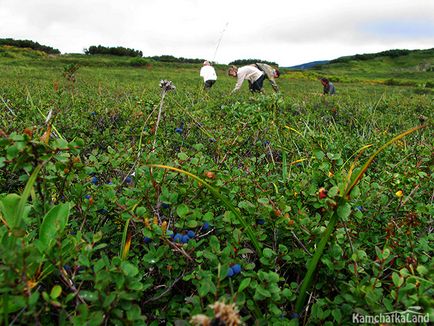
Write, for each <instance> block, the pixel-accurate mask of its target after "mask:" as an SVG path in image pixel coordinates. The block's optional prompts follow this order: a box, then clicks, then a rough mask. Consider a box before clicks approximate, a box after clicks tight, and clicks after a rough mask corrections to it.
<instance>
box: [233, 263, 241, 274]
mask: <svg viewBox="0 0 434 326" xmlns="http://www.w3.org/2000/svg"><path fill="white" fill-rule="evenodd" d="M231 268H232V271H233V272H234V274H239V273H240V272H241V265H240V264H235V265H233V266H232V267H231Z"/></svg>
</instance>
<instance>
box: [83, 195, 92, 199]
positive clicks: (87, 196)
mask: <svg viewBox="0 0 434 326" xmlns="http://www.w3.org/2000/svg"><path fill="white" fill-rule="evenodd" d="M91 197H92V196H91V195H86V196H84V198H86V199H90V198H91Z"/></svg>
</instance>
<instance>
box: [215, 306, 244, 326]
mask: <svg viewBox="0 0 434 326" xmlns="http://www.w3.org/2000/svg"><path fill="white" fill-rule="evenodd" d="M210 307H211V308H212V309H214V315H215V318H216V319H220V320H221V321H223V322H224V324H225V325H228V326H238V325H241V318H240V315H239V311H238V308H237V306H236V305H235V303H232V304H226V303H224V302H219V301H216V302H214V304H212V305H210Z"/></svg>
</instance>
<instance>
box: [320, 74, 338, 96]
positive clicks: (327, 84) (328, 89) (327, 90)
mask: <svg viewBox="0 0 434 326" xmlns="http://www.w3.org/2000/svg"><path fill="white" fill-rule="evenodd" d="M320 81H321V84H322V85H323V86H324V88H323V93H322V95H326V94H328V95H334V94H336V89H335V86H334V85H333V83H332V82H331V81H329V80H328V79H327V78H320Z"/></svg>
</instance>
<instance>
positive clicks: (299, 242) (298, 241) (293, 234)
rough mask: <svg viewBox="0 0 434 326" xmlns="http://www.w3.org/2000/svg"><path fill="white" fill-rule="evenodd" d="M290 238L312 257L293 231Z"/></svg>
mask: <svg viewBox="0 0 434 326" xmlns="http://www.w3.org/2000/svg"><path fill="white" fill-rule="evenodd" d="M291 234H292V236H293V237H294V238H295V240H297V243H298V244H299V245H300V246H301V247H302V248H303V250H304V251H305V252H306V253H307V254H308V255H309V256H312V254H311V253H310V252H309V251H308V250H307V249H306V247H305V246H304V245H303V243H302V242H301V241H300V239H299V238H297V236H296V235H295V233H294V231H291Z"/></svg>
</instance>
